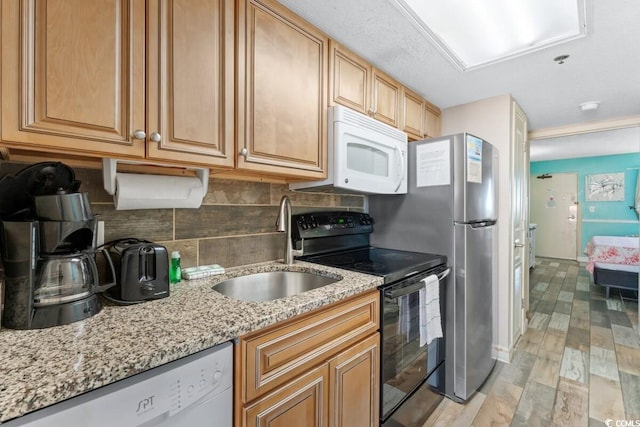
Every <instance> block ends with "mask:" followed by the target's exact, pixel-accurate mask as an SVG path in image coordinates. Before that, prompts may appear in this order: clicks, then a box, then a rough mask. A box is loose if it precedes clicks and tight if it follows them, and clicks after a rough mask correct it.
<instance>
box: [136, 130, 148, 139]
mask: <svg viewBox="0 0 640 427" xmlns="http://www.w3.org/2000/svg"><path fill="white" fill-rule="evenodd" d="M133 137H134V138H135V139H142V140H145V139H147V134H146V133H145V131H143V130H140V129H136V130H135V131H133Z"/></svg>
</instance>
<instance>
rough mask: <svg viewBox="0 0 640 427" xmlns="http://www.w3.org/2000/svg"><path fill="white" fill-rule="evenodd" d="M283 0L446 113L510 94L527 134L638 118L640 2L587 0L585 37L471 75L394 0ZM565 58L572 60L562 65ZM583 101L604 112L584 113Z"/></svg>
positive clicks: (282, 1) (639, 93) (639, 106)
mask: <svg viewBox="0 0 640 427" xmlns="http://www.w3.org/2000/svg"><path fill="white" fill-rule="evenodd" d="M279 1H280V3H282V4H284V5H285V6H287V7H288V8H289V9H291V10H293V11H294V12H296V13H297V14H298V15H300V16H302V17H303V18H305V19H306V20H308V21H309V22H311V23H312V24H313V25H315V26H316V27H318V28H320V29H321V30H323V31H324V32H325V33H327V34H328V35H329V36H330V37H332V38H333V39H336V40H338V41H339V42H341V43H342V44H344V45H345V46H347V47H348V48H349V49H351V50H353V51H354V52H356V53H357V54H359V55H360V56H362V57H364V58H365V59H367V60H368V61H370V62H371V63H372V64H374V65H375V66H377V67H379V68H380V69H382V70H383V71H385V72H387V73H388V74H390V75H392V76H394V77H395V78H396V79H398V80H399V81H401V82H403V83H404V84H405V85H407V86H409V87H411V88H412V89H414V90H415V91H416V92H418V93H420V94H422V95H423V96H424V97H425V98H427V99H428V100H430V101H431V102H432V103H434V104H435V105H437V106H439V107H440V108H442V109H444V108H447V107H451V106H455V105H459V104H464V103H467V102H471V101H475V100H479V99H484V98H488V97H492V96H495V95H501V94H505V93H511V94H512V95H513V96H514V98H515V99H516V100H517V101H518V103H519V104H520V105H521V106H522V108H523V110H524V111H525V113H526V114H527V117H528V120H529V130H541V129H547V128H551V127H557V126H565V125H574V124H579V123H586V122H592V121H601V120H608V119H612V118H620V117H627V116H636V115H640V24H639V23H640V1H639V0H614V1H606V0H586V1H587V4H588V7H589V9H590V10H591V13H590V17H591V18H590V20H589V21H588V22H587V25H588V27H587V32H588V33H587V36H586V37H584V38H581V39H577V40H573V41H570V42H567V43H564V44H561V45H557V46H552V47H549V48H546V49H542V50H539V51H537V52H533V53H531V54H528V55H525V56H521V57H518V58H514V59H511V60H508V61H504V62H501V63H497V64H494V65H489V66H487V67H484V68H480V69H475V70H471V71H466V72H464V71H460V70H459V69H458V68H456V67H455V66H454V65H453V64H452V63H450V62H449V61H448V60H447V59H445V58H444V56H443V55H442V54H441V53H440V51H438V50H437V48H436V47H435V46H433V45H432V44H431V42H430V41H429V40H428V39H427V38H426V37H425V36H424V35H422V34H421V33H420V32H419V31H417V30H416V28H415V27H413V25H412V24H411V23H410V22H409V21H408V20H407V18H406V17H405V16H404V15H403V14H402V13H401V12H400V11H399V10H398V9H397V7H396V6H395V5H394V3H393V2H392V0H279ZM478 37H482V35H481V34H479V35H478ZM561 54H569V55H570V58H569V59H568V60H567V61H566V62H565V63H564V64H562V65H558V64H557V63H555V62H554V61H553V58H555V57H556V56H558V55H561ZM585 101H600V108H599V109H598V110H597V111H587V112H583V111H581V110H580V108H579V107H578V105H579V104H580V103H582V102H585Z"/></svg>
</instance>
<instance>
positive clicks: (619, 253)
mask: <svg viewBox="0 0 640 427" xmlns="http://www.w3.org/2000/svg"><path fill="white" fill-rule="evenodd" d="M584 253H585V254H586V255H587V256H588V257H589V262H587V266H586V269H587V271H588V272H589V273H593V266H594V264H595V263H596V262H606V263H609V264H624V265H638V264H640V256H639V254H638V248H628V247H623V246H611V245H594V244H593V243H592V242H589V243H587V247H586V248H585V250H584Z"/></svg>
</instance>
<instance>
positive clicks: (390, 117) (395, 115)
mask: <svg viewBox="0 0 640 427" xmlns="http://www.w3.org/2000/svg"><path fill="white" fill-rule="evenodd" d="M372 78H373V89H372V97H373V99H372V103H373V105H372V108H373V117H374V118H375V119H378V120H380V121H381V122H383V123H386V124H388V125H391V126H393V127H396V128H397V127H399V125H400V108H399V107H400V91H401V87H400V84H399V83H398V82H397V81H395V80H394V79H392V78H391V77H390V76H388V75H386V74H384V73H383V72H382V71H380V70H376V69H375V68H374V69H373V77H372Z"/></svg>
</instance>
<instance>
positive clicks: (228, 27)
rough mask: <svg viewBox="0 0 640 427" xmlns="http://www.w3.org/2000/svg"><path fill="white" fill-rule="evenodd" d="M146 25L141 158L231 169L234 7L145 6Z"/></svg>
mask: <svg viewBox="0 0 640 427" xmlns="http://www.w3.org/2000/svg"><path fill="white" fill-rule="evenodd" d="M148 18H149V19H148V29H147V34H148V37H147V40H148V44H147V55H148V63H147V80H148V81H147V97H148V99H147V123H148V125H147V144H148V145H147V157H148V158H150V159H161V160H169V161H175V162H183V163H185V162H186V163H190V164H202V165H206V166H209V165H216V166H227V167H233V166H234V162H235V156H234V155H233V146H234V87H233V84H234V62H235V59H234V41H233V38H234V6H233V2H229V1H225V0H173V1H169V0H150V1H149V2H148ZM154 139H159V141H154Z"/></svg>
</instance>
